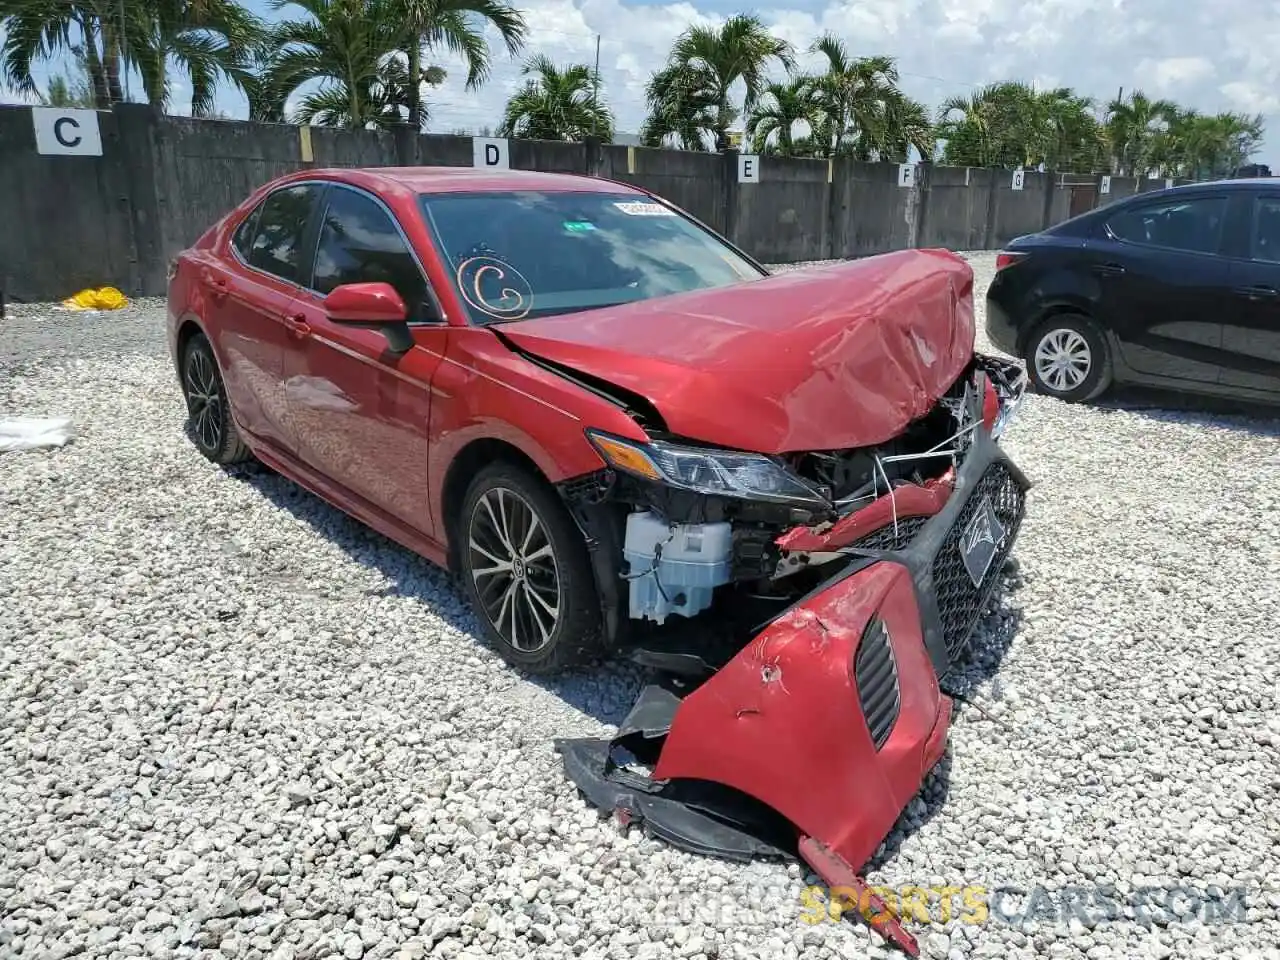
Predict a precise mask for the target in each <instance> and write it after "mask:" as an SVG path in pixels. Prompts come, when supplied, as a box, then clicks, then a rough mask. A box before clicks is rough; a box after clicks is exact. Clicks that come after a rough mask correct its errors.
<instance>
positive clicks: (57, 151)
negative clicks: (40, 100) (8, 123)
mask: <svg viewBox="0 0 1280 960" xmlns="http://www.w3.org/2000/svg"><path fill="white" fill-rule="evenodd" d="M31 119H32V122H33V123H34V124H35V128H36V153H41V154H53V155H61V156H67V157H100V156H102V134H101V133H100V132H99V130H98V111H96V110H63V109H62V108H61V107H32V108H31Z"/></svg>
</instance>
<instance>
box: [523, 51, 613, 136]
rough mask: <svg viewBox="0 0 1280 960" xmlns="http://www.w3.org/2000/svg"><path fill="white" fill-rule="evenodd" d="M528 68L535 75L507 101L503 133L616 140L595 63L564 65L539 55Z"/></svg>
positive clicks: (529, 63) (528, 64) (527, 73)
mask: <svg viewBox="0 0 1280 960" xmlns="http://www.w3.org/2000/svg"><path fill="white" fill-rule="evenodd" d="M523 73H524V75H525V76H527V77H529V78H530V79H529V80H527V81H526V82H525V85H524V87H523V88H521V89H520V90H519V91H518V92H517V93H516V94H515V95H514V96H513V97H512V98H511V99H510V100H508V101H507V109H506V112H505V114H504V116H503V119H502V124H501V126H500V127H499V128H498V136H500V137H523V138H527V139H530V140H582V139H584V138H586V137H588V136H593V135H594V136H597V137H599V138H600V139H601V140H602V141H604V142H605V143H608V142H610V141H612V140H613V115H612V114H611V113H610V112H609V108H608V107H607V106H606V105H605V104H604V102H603V100H601V99H600V98H599V87H598V79H599V78H598V77H596V75H595V72H594V71H593V70H592V69H591V68H590V67H588V66H586V65H585V64H580V63H575V64H570V65H569V66H567V67H565V68H564V69H563V70H561V69H559V68H558V67H557V66H556V65H555V64H554V63H553V62H552V61H551V59H550V58H548V57H545V56H536V57H533V58H532V59H531V60H529V61H528V62H527V63H526V64H525V65H524V69H523Z"/></svg>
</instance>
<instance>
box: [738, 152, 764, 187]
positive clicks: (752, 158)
mask: <svg viewBox="0 0 1280 960" xmlns="http://www.w3.org/2000/svg"><path fill="white" fill-rule="evenodd" d="M738 182H739V183H759V182H760V158H759V157H758V156H756V155H755V154H753V153H740V154H738Z"/></svg>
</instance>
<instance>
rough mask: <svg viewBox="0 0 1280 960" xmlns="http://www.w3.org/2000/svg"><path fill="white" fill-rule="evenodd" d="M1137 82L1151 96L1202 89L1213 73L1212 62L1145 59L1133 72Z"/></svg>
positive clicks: (1187, 58) (1189, 58)
mask: <svg viewBox="0 0 1280 960" xmlns="http://www.w3.org/2000/svg"><path fill="white" fill-rule="evenodd" d="M1134 72H1135V74H1136V76H1137V78H1138V80H1139V82H1140V83H1141V84H1142V85H1143V87H1144V88H1147V89H1148V91H1149V92H1150V93H1151V94H1152V95H1159V96H1165V95H1170V96H1176V95H1178V94H1180V93H1181V92H1183V91H1184V90H1188V89H1189V90H1192V91H1193V92H1194V91H1195V90H1197V89H1203V88H1204V85H1205V82H1206V81H1208V80H1210V79H1212V78H1213V75H1214V73H1215V69H1214V66H1213V62H1212V61H1211V60H1209V59H1208V58H1206V57H1165V58H1164V59H1162V60H1153V59H1151V58H1150V57H1146V58H1144V59H1142V60H1140V61H1139V62H1138V66H1137V69H1136V70H1135V71H1134Z"/></svg>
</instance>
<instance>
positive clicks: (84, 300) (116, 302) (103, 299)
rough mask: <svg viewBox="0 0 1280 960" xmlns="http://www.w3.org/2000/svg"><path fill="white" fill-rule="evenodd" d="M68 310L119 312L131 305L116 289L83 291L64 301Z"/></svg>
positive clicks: (101, 288)
mask: <svg viewBox="0 0 1280 960" xmlns="http://www.w3.org/2000/svg"><path fill="white" fill-rule="evenodd" d="M62 305H63V306H64V307H66V308H67V309H68V310H119V309H120V308H121V307H127V306H128V305H129V301H128V299H127V298H126V297H125V295H124V294H123V293H121V292H120V291H119V290H117V289H116V288H115V287H98V289H96V290H93V289H89V290H81V291H80V292H79V293H77V294H76V295H75V296H74V297H68V298H67V299H66V300H63V301H62Z"/></svg>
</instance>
